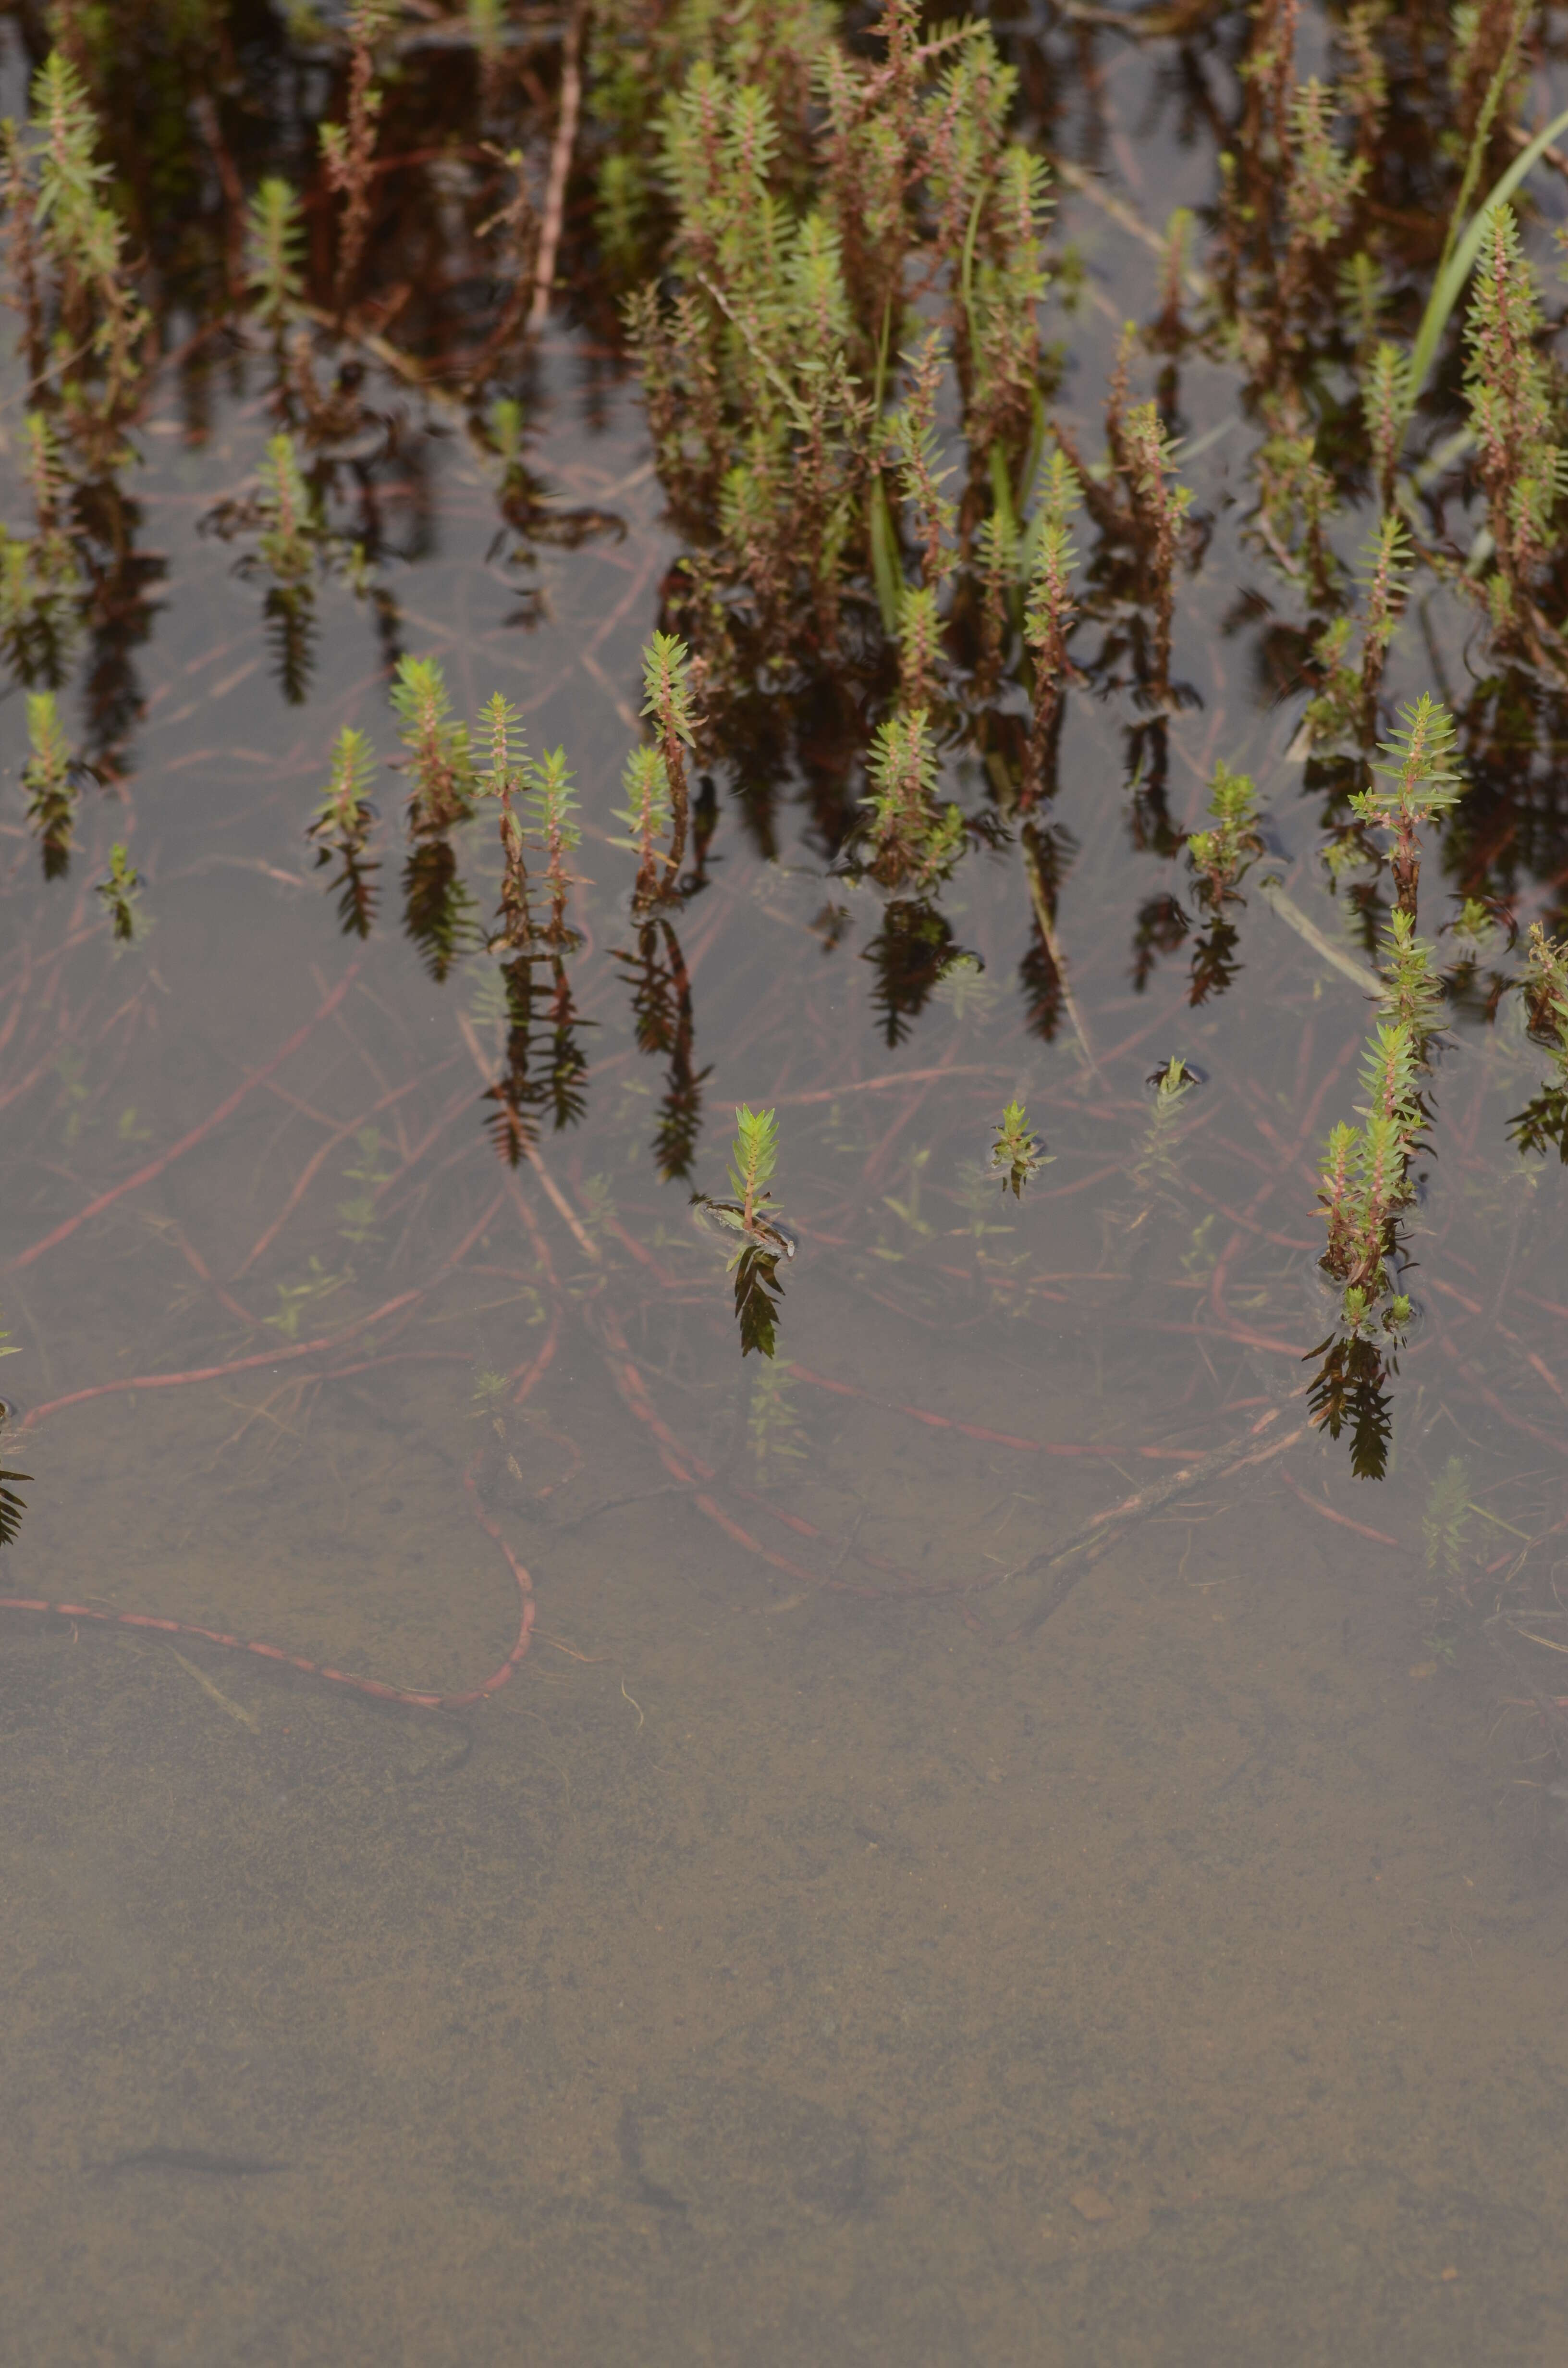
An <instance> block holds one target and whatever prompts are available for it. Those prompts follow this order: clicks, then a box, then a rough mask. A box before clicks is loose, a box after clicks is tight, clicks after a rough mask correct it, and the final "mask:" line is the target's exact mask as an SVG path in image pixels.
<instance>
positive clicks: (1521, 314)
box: [1465, 205, 1568, 659]
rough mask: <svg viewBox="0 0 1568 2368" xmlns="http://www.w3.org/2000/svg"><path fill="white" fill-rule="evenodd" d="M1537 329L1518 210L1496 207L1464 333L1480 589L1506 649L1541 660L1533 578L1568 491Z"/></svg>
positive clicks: (1536, 302) (1536, 303)
mask: <svg viewBox="0 0 1568 2368" xmlns="http://www.w3.org/2000/svg"><path fill="white" fill-rule="evenodd" d="M1540 327H1541V310H1540V296H1539V294H1538V292H1537V289H1536V285H1535V277H1534V274H1533V273H1532V271H1531V270H1530V268H1529V265H1528V263H1527V262H1526V260H1525V257H1524V255H1523V253H1522V251H1521V249H1520V245H1519V233H1518V225H1517V222H1516V220H1515V217H1514V211H1513V209H1512V207H1511V206H1506V205H1499V206H1494V207H1493V208H1492V209H1491V211H1490V212H1489V214H1488V216H1487V220H1486V235H1485V238H1484V240H1483V245H1482V249H1481V257H1480V261H1479V263H1478V265H1477V268H1476V274H1475V285H1474V291H1473V294H1472V296H1471V307H1470V316H1469V319H1468V321H1467V323H1466V325H1465V342H1466V345H1467V346H1468V347H1469V358H1468V362H1467V367H1466V370H1465V393H1466V396H1467V399H1468V401H1469V404H1470V416H1471V426H1472V427H1473V429H1474V433H1475V441H1476V447H1477V453H1478V461H1479V468H1480V474H1481V481H1482V484H1483V486H1484V487H1485V490H1486V510H1487V521H1488V524H1489V526H1490V529H1491V534H1492V544H1493V550H1494V554H1495V560H1496V565H1495V568H1494V572H1493V574H1492V575H1490V576H1489V577H1488V578H1487V580H1486V584H1485V587H1484V591H1485V598H1486V603H1487V609H1488V612H1489V615H1490V618H1491V622H1492V627H1493V631H1494V633H1495V634H1496V635H1497V636H1498V638H1499V640H1500V641H1501V642H1503V643H1507V642H1508V641H1510V640H1514V641H1517V642H1521V643H1522V644H1523V646H1525V647H1526V648H1527V649H1528V650H1529V651H1530V652H1531V654H1532V655H1535V656H1537V658H1538V659H1540V658H1542V657H1543V656H1544V651H1543V646H1542V633H1541V621H1542V620H1540V618H1539V615H1538V613H1537V611H1536V608H1535V600H1534V593H1535V586H1536V578H1537V575H1538V573H1539V571H1540V567H1541V564H1542V563H1543V561H1544V560H1545V558H1546V556H1547V554H1548V552H1549V550H1550V548H1551V529H1552V519H1553V517H1554V514H1555V512H1556V509H1557V506H1558V504H1559V502H1560V501H1561V500H1562V496H1563V495H1564V493H1568V450H1564V448H1563V447H1562V445H1560V444H1559V442H1558V440H1557V436H1556V433H1555V430H1556V427H1557V425H1558V421H1557V407H1558V406H1557V403H1556V400H1555V398H1554V391H1553V388H1552V384H1551V373H1550V370H1549V369H1548V365H1547V363H1546V362H1545V360H1544V359H1543V358H1542V356H1541V355H1540V352H1539V351H1538V350H1537V343H1536V340H1537V338H1538V336H1539V335H1540ZM1465 580H1466V581H1467V582H1468V581H1469V580H1471V579H1470V578H1469V577H1468V576H1467V578H1466V579H1465Z"/></svg>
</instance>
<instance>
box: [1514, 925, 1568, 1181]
mask: <svg viewBox="0 0 1568 2368" xmlns="http://www.w3.org/2000/svg"><path fill="white" fill-rule="evenodd" d="M1524 995H1525V1019H1526V1025H1527V1026H1528V1030H1529V1032H1530V1035H1531V1037H1532V1038H1533V1039H1534V1041H1535V1042H1536V1043H1538V1044H1540V1045H1543V1046H1544V1047H1545V1049H1546V1051H1547V1053H1549V1054H1550V1055H1551V1068H1552V1075H1551V1077H1550V1079H1549V1080H1548V1082H1547V1084H1546V1085H1545V1086H1544V1087H1542V1089H1541V1091H1540V1093H1539V1094H1537V1095H1536V1096H1535V1098H1534V1099H1533V1100H1531V1101H1530V1102H1528V1104H1527V1105H1526V1107H1525V1108H1524V1109H1523V1110H1521V1111H1520V1112H1519V1114H1518V1116H1517V1118H1515V1119H1511V1120H1510V1121H1509V1124H1508V1132H1509V1133H1510V1134H1511V1135H1512V1136H1513V1138H1514V1141H1515V1142H1516V1143H1517V1144H1518V1147H1519V1149H1520V1150H1521V1151H1539V1152H1541V1153H1543V1154H1544V1153H1546V1152H1547V1151H1550V1150H1551V1149H1552V1148H1553V1147H1554V1146H1555V1148H1556V1152H1557V1156H1558V1158H1559V1159H1560V1160H1562V1163H1563V1164H1564V1166H1568V940H1565V939H1556V938H1551V937H1549V936H1548V934H1547V932H1546V930H1545V929H1544V928H1542V927H1541V925H1540V922H1539V921H1536V922H1534V923H1533V924H1532V925H1531V928H1530V943H1529V960H1528V967H1527V970H1526V973H1525V982H1524Z"/></svg>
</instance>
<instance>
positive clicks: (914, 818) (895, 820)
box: [863, 707, 963, 889]
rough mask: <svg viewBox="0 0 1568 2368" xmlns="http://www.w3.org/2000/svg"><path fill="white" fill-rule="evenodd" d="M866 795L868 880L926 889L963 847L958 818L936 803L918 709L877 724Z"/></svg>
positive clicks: (932, 763)
mask: <svg viewBox="0 0 1568 2368" xmlns="http://www.w3.org/2000/svg"><path fill="white" fill-rule="evenodd" d="M866 770H867V773H868V774H869V778H870V782H871V794H870V796H869V798H867V799H865V800H864V801H863V803H865V804H866V805H867V806H868V807H869V823H868V829H867V836H868V839H869V845H870V848H871V850H872V852H871V860H870V861H869V864H868V866H867V869H868V870H869V871H870V873H871V875H872V877H873V878H874V879H877V880H880V881H881V882H882V883H883V884H884V885H885V886H887V887H890V888H898V887H903V886H905V885H913V886H915V887H916V888H922V889H924V888H927V887H929V886H930V885H931V883H932V882H934V881H936V880H938V879H939V878H940V877H941V876H942V874H943V872H945V871H948V870H949V868H950V867H951V865H952V863H953V861H954V860H955V858H956V857H957V856H958V854H959V852H960V848H962V845H963V816H962V814H960V811H959V809H958V807H957V806H955V805H945V806H940V807H939V806H938V805H937V750H936V744H935V737H934V734H933V733H932V730H931V724H930V718H929V716H928V714H927V712H926V709H925V708H923V707H917V708H915V711H914V712H913V713H911V714H907V715H904V714H898V715H890V716H889V717H888V719H887V721H886V722H885V723H880V724H879V725H878V726H877V729H876V731H875V733H874V734H873V735H872V739H871V746H870V750H869V754H868V756H867V758H866Z"/></svg>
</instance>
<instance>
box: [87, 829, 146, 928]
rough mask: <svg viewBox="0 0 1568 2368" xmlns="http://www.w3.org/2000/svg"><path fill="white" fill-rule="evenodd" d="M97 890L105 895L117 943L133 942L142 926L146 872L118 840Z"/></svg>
mask: <svg viewBox="0 0 1568 2368" xmlns="http://www.w3.org/2000/svg"><path fill="white" fill-rule="evenodd" d="M95 894H97V895H98V896H99V897H101V898H102V900H103V903H104V905H106V907H107V908H108V918H109V930H110V934H111V935H112V937H113V939H114V942H115V944H116V945H119V946H129V945H131V944H133V943H134V941H135V939H137V937H138V936H139V935H140V934H141V930H142V923H141V921H140V917H139V912H138V907H139V905H140V904H141V898H142V875H141V873H140V872H139V871H137V869H136V867H135V865H134V864H133V863H132V862H131V857H130V854H129V852H128V851H127V849H126V848H124V847H122V846H120V845H119V842H118V840H117V841H116V843H115V845H114V846H113V847H111V848H109V851H108V872H107V873H106V875H105V876H104V878H103V879H102V880H100V881H99V882H98V884H97V890H96V891H95Z"/></svg>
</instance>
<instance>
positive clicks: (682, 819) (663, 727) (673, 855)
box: [638, 633, 697, 893]
mask: <svg viewBox="0 0 1568 2368" xmlns="http://www.w3.org/2000/svg"><path fill="white" fill-rule="evenodd" d="M642 689H643V693H644V697H643V701H642V712H643V714H644V715H651V716H652V717H653V728H654V731H655V733H656V734H657V737H658V748H659V757H660V760H661V762H662V764H663V766H664V787H665V793H666V795H667V796H668V799H669V803H670V814H671V829H670V844H669V849H668V852H667V853H666V855H665V874H664V879H663V881H662V882H661V883H660V884H661V886H662V888H663V889H664V890H665V893H667V892H668V891H669V890H670V889H671V888H673V887H674V885H675V882H676V879H677V878H678V877H679V873H680V867H681V864H682V862H683V861H684V860H685V858H686V841H687V831H688V829H689V828H690V822H691V793H690V791H689V789H688V788H687V778H686V752H687V749H688V748H689V747H691V746H693V744H694V740H695V734H696V723H697V716H696V711H695V709H694V708H693V705H692V696H691V657H690V653H689V652H688V650H687V646H686V643H684V642H683V641H681V640H680V638H679V636H678V635H677V634H675V633H655V634H654V636H653V640H652V642H650V643H649V644H648V647H647V648H646V650H644V652H643V653H642ZM638 827H639V830H640V829H641V825H639V826H638ZM641 843H642V842H641V838H640V844H641Z"/></svg>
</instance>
